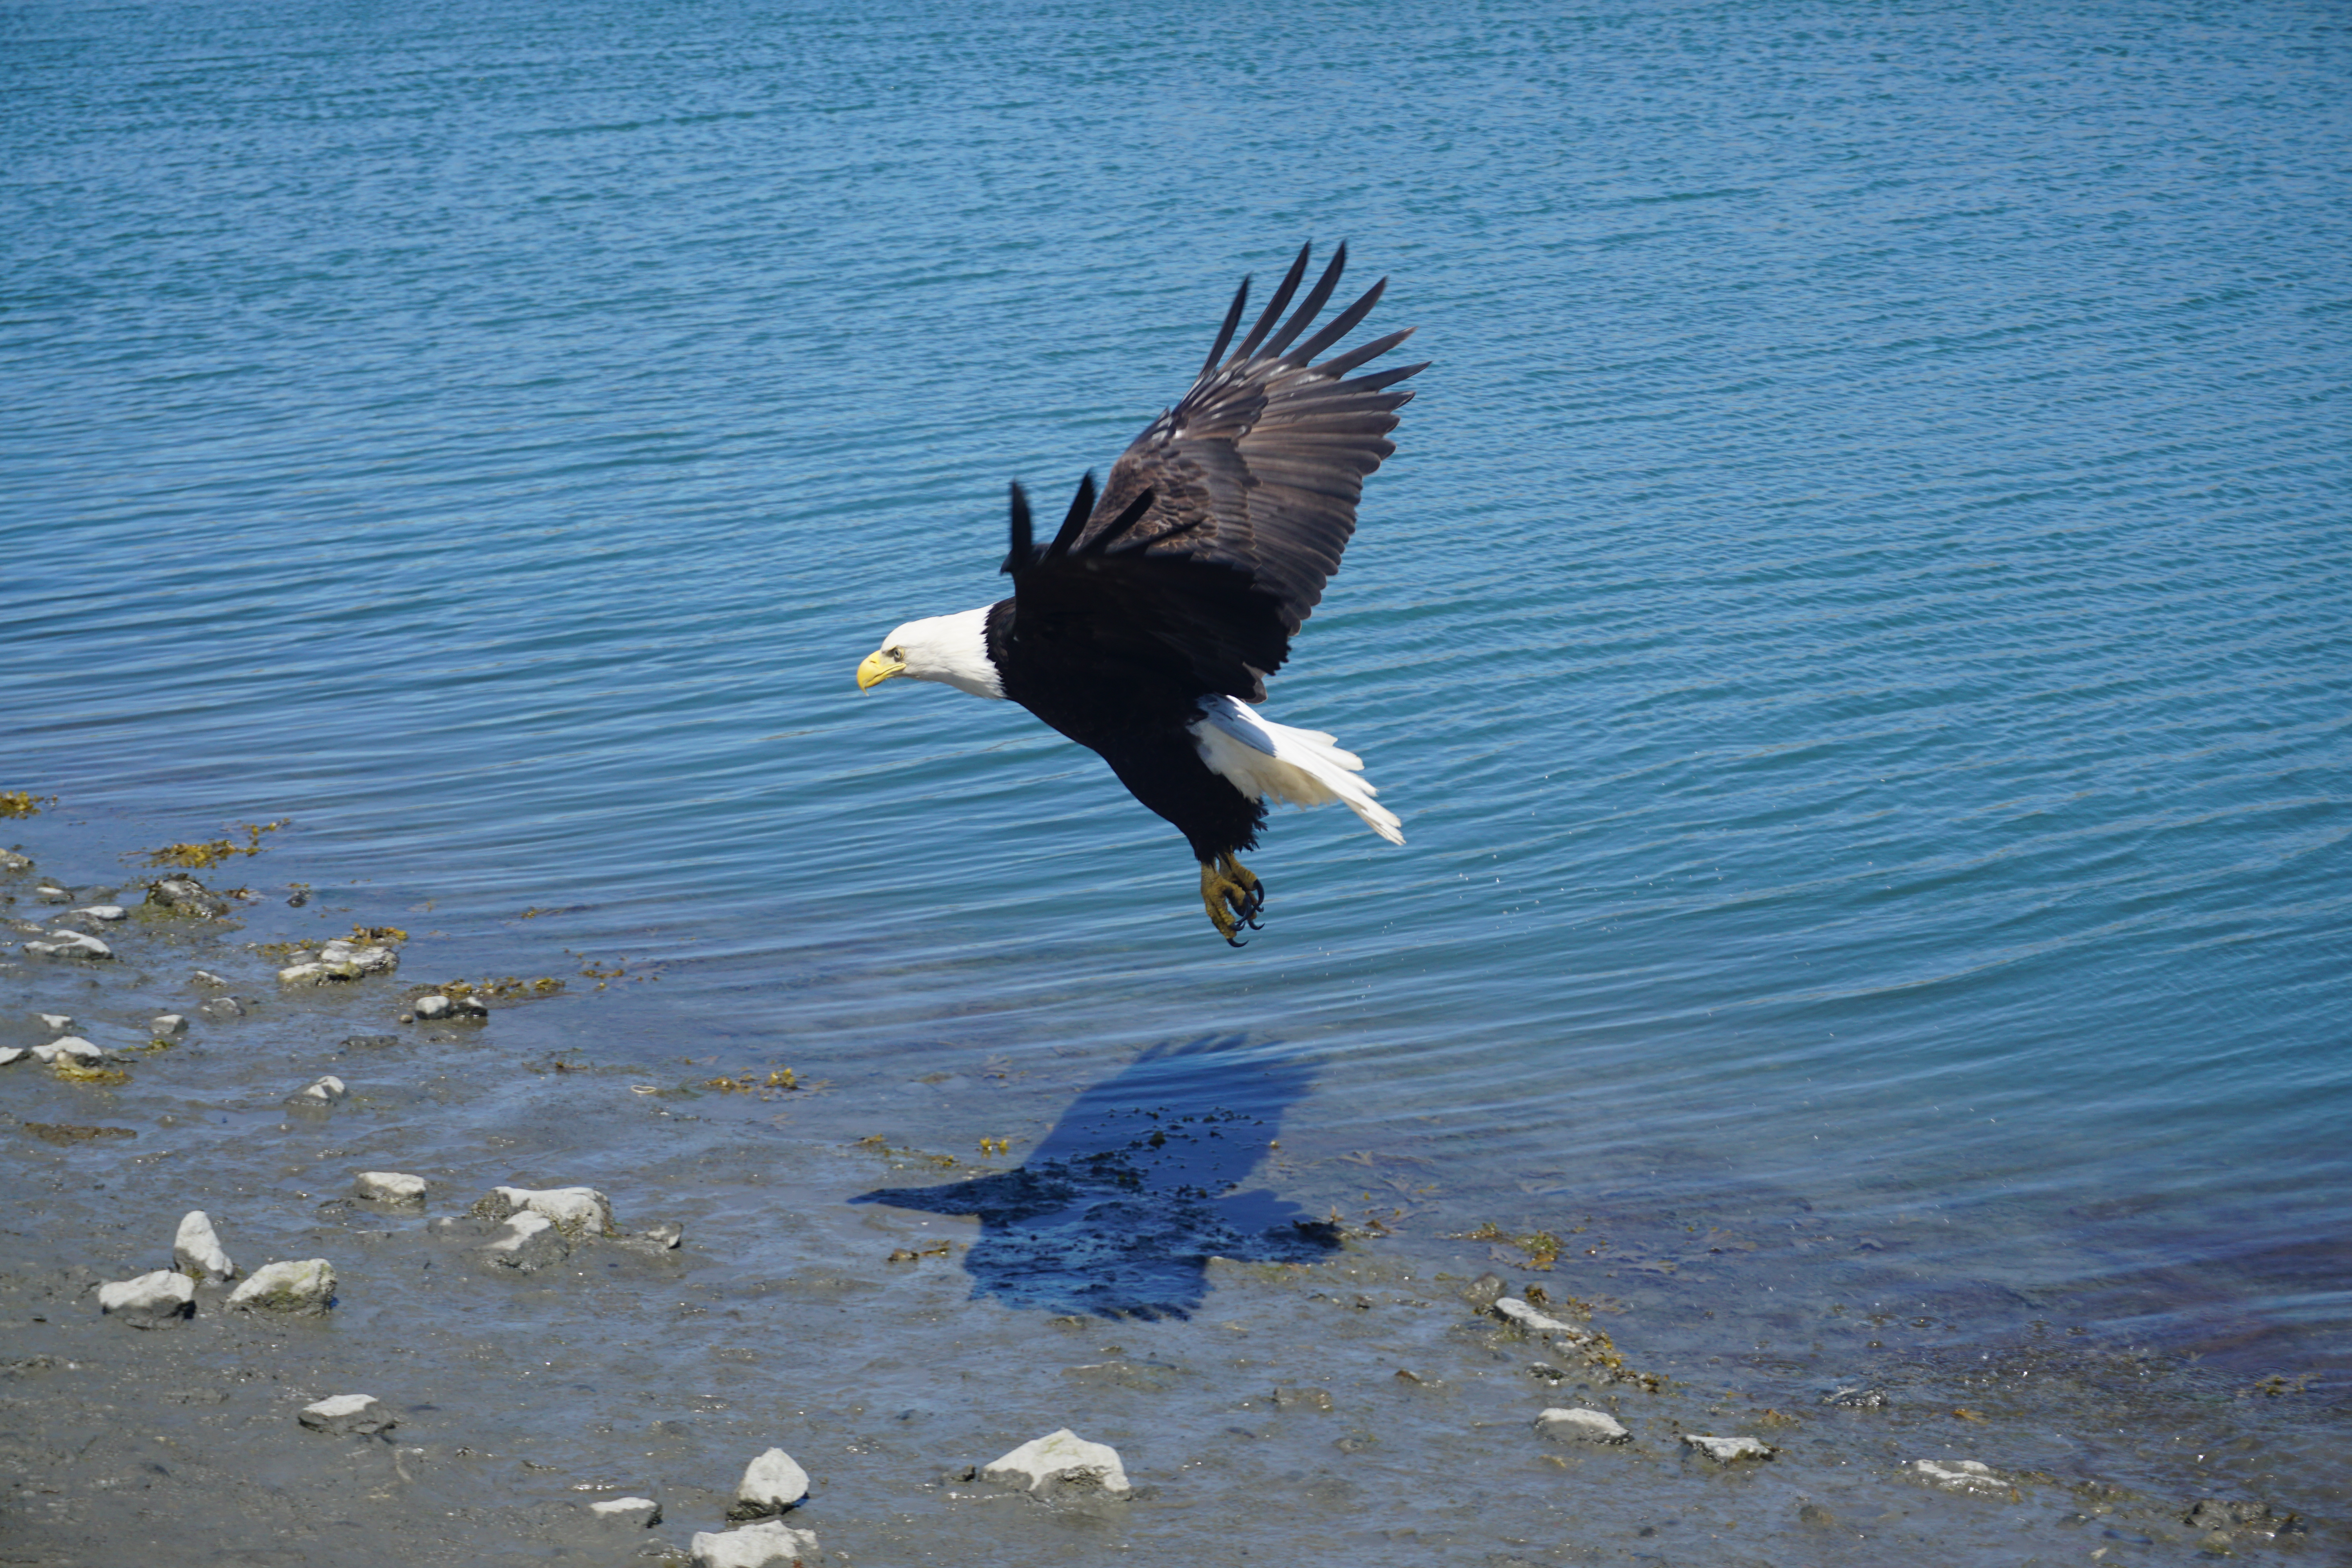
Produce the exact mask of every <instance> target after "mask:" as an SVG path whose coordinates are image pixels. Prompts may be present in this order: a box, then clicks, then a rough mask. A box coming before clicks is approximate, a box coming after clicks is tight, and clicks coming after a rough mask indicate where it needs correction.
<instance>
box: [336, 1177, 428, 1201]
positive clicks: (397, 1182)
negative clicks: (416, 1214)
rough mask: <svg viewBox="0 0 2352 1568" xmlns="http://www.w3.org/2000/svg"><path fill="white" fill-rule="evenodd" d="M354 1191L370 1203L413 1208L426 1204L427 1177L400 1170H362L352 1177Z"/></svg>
mask: <svg viewBox="0 0 2352 1568" xmlns="http://www.w3.org/2000/svg"><path fill="white" fill-rule="evenodd" d="M352 1192H353V1193H355V1194H358V1195H359V1196H361V1197H363V1198H365V1199H367V1200H368V1202H370V1203H375V1204H394V1205H398V1206H400V1207H402V1208H411V1209H421V1208H423V1207H424V1206H425V1178H424V1177H422V1176H410V1175H404V1174H402V1173H400V1172H398V1171H362V1172H361V1173H359V1174H358V1175H357V1176H355V1177H353V1178H352Z"/></svg>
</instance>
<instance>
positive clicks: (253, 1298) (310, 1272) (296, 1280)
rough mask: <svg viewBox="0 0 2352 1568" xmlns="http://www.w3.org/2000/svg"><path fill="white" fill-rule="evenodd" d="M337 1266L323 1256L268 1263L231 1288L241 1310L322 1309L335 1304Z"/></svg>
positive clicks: (234, 1304) (232, 1304) (234, 1302)
mask: <svg viewBox="0 0 2352 1568" xmlns="http://www.w3.org/2000/svg"><path fill="white" fill-rule="evenodd" d="M334 1300H335V1269H334V1266H333V1265H332V1264H331V1263H329V1262H328V1261H327V1260H326V1259H325V1258H307V1259H305V1260H303V1261H301V1262H299V1263H265V1264H263V1265H262V1266H261V1267H260V1268H257V1269H255V1270H254V1271H253V1277H252V1278H251V1279H247V1281H246V1282H245V1283H244V1284H242V1285H240V1286H238V1287H237V1288H236V1289H234V1290H232V1291H230V1292H229V1297H228V1304H229V1306H230V1307H232V1308H233V1309H235V1310H237V1311H240V1312H295V1313H318V1312H323V1311H325V1310H327V1309H328V1308H329V1307H331V1306H332V1305H333V1304H334Z"/></svg>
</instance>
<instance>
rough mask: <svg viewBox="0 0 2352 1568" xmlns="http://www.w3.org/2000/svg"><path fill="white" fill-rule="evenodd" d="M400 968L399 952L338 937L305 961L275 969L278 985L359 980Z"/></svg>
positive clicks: (319, 983)
mask: <svg viewBox="0 0 2352 1568" xmlns="http://www.w3.org/2000/svg"><path fill="white" fill-rule="evenodd" d="M399 967H400V954H398V953H396V952H393V951H392V949H390V948H388V947H366V946H362V945H360V944H359V943H356V942H351V941H349V940H347V939H344V938H341V937H338V938H337V939H336V940H335V941H333V942H329V943H328V944H327V945H326V946H325V947H323V948H321V949H320V950H319V956H318V957H317V958H315V959H313V960H311V961H310V963H294V964H289V965H288V966H287V967H286V968H284V969H281V970H279V971H278V983H279V984H285V985H324V984H329V983H330V982H333V981H339V980H360V979H364V978H365V977H366V976H368V975H371V974H389V973H392V972H393V971H394V970H395V969H397V968H399Z"/></svg>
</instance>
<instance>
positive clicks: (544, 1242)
mask: <svg viewBox="0 0 2352 1568" xmlns="http://www.w3.org/2000/svg"><path fill="white" fill-rule="evenodd" d="M482 1256H483V1257H485V1258H488V1259H489V1260H490V1261H491V1262H492V1263H494V1264H496V1265H498V1266H499V1268H512V1269H514V1270H516V1271H517V1272H519V1273H522V1274H536V1273H538V1272H539V1271H540V1270H541V1269H542V1268H548V1267H549V1266H551V1265H552V1264H557V1263H561V1262H562V1261H563V1260H564V1259H565V1258H569V1257H571V1256H572V1244H571V1243H570V1242H569V1241H567V1240H565V1239H564V1237H563V1232H562V1231H561V1230H559V1229H558V1228H556V1225H555V1222H554V1221H553V1220H551V1219H549V1218H548V1217H547V1216H546V1215H543V1214H533V1213H531V1212H530V1210H528V1209H526V1210H524V1211H523V1212H521V1213H520V1214H516V1215H509V1216H508V1217H507V1222H506V1223H505V1224H504V1225H502V1226H499V1228H498V1231H497V1233H496V1234H495V1235H493V1236H492V1237H490V1239H489V1244H488V1246H486V1247H483V1248H482Z"/></svg>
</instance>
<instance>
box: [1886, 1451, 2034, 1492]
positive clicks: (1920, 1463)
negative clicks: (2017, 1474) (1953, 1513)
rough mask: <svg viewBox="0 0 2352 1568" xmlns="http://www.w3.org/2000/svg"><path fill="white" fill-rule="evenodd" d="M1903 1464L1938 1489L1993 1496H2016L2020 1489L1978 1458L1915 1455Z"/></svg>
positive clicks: (1917, 1476)
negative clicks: (1920, 1457)
mask: <svg viewBox="0 0 2352 1568" xmlns="http://www.w3.org/2000/svg"><path fill="white" fill-rule="evenodd" d="M1904 1468H1906V1469H1907V1470H1909V1471H1910V1472H1911V1473H1912V1475H1914V1476H1916V1478H1918V1479H1920V1480H1923V1481H1925V1482H1927V1484H1928V1485H1929V1486H1931V1487H1934V1488H1935V1489H1937V1491H1947V1492H1962V1493H1965V1494H1967V1495H1968V1496H1970V1497H1990V1498H2006V1497H2013V1496H2015V1495H2016V1491H2017V1489H2016V1488H2015V1487H2013V1486H2012V1485H2011V1484H2010V1480H2009V1478H2008V1477H2006V1476H2004V1475H2002V1474H2000V1472H1999V1471H1998V1470H1995V1469H1994V1468H1992V1467H1991V1466H1990V1465H1988V1464H1984V1463H1982V1462H1981V1461H1979V1460H1976V1459H1914V1460H1912V1461H1911V1462H1910V1464H1908V1465H1906V1466H1905V1467H1904Z"/></svg>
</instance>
